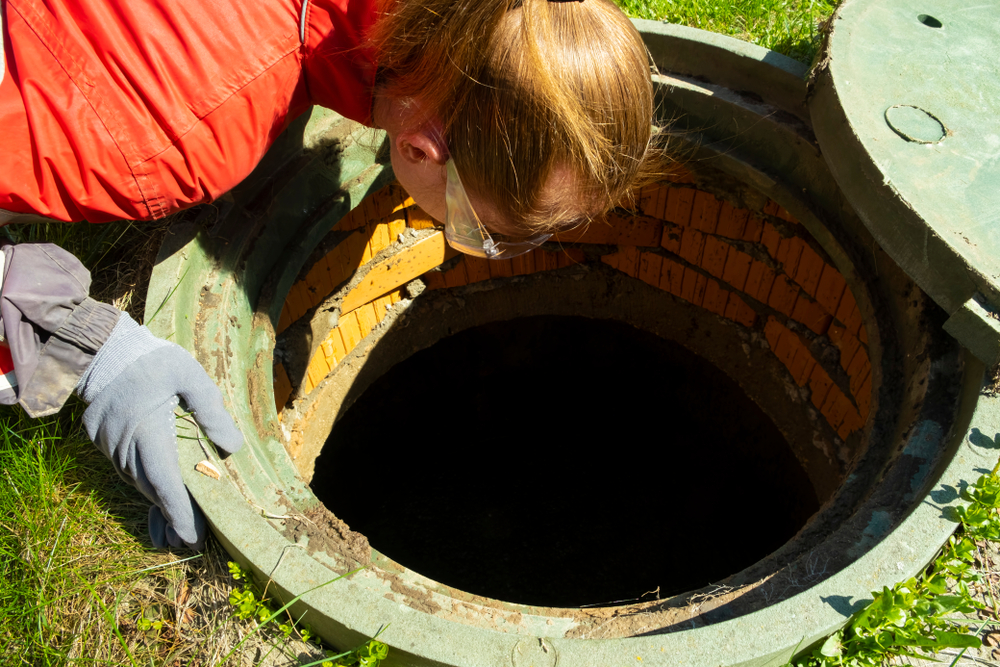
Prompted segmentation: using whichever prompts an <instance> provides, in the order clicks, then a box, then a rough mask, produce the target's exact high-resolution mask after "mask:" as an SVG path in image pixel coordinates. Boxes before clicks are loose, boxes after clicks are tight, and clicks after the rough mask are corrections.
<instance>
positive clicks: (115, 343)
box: [76, 313, 170, 403]
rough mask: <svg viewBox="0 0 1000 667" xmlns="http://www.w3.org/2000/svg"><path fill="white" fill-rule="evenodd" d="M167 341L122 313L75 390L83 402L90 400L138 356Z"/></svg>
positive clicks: (159, 346) (166, 343)
mask: <svg viewBox="0 0 1000 667" xmlns="http://www.w3.org/2000/svg"><path fill="white" fill-rule="evenodd" d="M167 345H170V343H169V342H168V341H165V340H163V339H162V338H157V337H156V336H154V335H153V334H152V333H150V331H149V329H147V328H146V327H144V326H142V325H140V324H139V323H137V322H136V321H135V320H133V319H132V318H131V317H129V316H128V314H127V313H122V314H121V317H119V318H118V322H117V323H116V324H115V328H114V329H112V330H111V335H110V336H109V337H108V340H107V341H106V342H105V343H104V345H103V346H101V349H99V350H98V351H97V354H96V355H94V360H93V361H92V362H90V366H88V367H87V370H86V371H85V372H84V373H83V375H82V376H81V377H80V381H79V382H78V383H77V385H76V393H77V394H79V395H80V398H82V399H83V400H84V401H86V402H87V403H92V402H93V401H94V399H95V398H97V396H98V395H99V394H100V393H101V391H103V390H104V388H105V387H107V386H108V385H109V384H111V383H112V382H113V381H114V380H115V378H117V377H118V375H119V374H120V373H121V372H122V371H123V370H125V369H126V368H128V367H129V366H130V365H131V364H132V363H133V362H135V361H136V360H137V359H138V358H139V357H142V356H144V355H146V354H148V353H150V352H152V351H153V350H156V349H158V348H161V347H164V346H167Z"/></svg>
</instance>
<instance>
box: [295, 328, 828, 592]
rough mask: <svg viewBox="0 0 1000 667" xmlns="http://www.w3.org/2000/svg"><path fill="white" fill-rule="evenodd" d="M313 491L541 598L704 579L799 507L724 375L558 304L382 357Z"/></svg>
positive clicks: (790, 483)
mask: <svg viewBox="0 0 1000 667" xmlns="http://www.w3.org/2000/svg"><path fill="white" fill-rule="evenodd" d="M390 464H391V465H390ZM387 471H390V472H391V477H387V476H386V475H387V474H388V473H387ZM312 489H313V491H314V493H315V494H316V496H317V497H318V498H319V499H320V500H322V501H323V503H324V504H325V505H326V506H327V507H328V508H330V509H331V510H332V511H333V512H334V513H335V514H336V515H337V516H338V517H340V518H342V519H343V520H344V521H346V522H347V523H348V524H349V525H350V526H351V528H352V529H353V530H356V531H359V532H361V533H363V534H364V535H366V536H367V537H368V539H369V541H370V543H371V545H372V546H373V547H374V548H375V549H377V550H379V551H380V552H382V553H383V554H385V555H386V556H389V557H390V558H392V559H393V560H395V561H397V562H399V563H400V564H402V565H404V566H406V567H408V568H410V569H412V570H414V571H416V572H418V573H420V574H422V575H425V576H427V577H430V578H432V579H434V580H437V581H439V582H441V583H444V584H447V585H449V586H453V587H455V588H458V589H460V590H464V591H466V592H469V593H474V594H478V595H483V596H487V597H491V598H495V599H500V600H504V601H508V602H517V603H523V604H530V605H539V606H550V607H575V606H581V605H601V604H622V603H627V602H633V601H636V600H638V599H651V598H655V597H656V596H657V595H659V596H660V597H666V596H669V595H672V594H675V593H678V592H681V591H687V590H693V589H696V588H699V587H701V586H704V585H706V584H707V583H709V582H713V581H719V580H721V579H724V578H725V577H727V576H729V575H731V574H733V573H735V572H738V571H740V570H741V569H743V568H745V567H747V566H749V565H751V564H753V563H754V562H756V561H757V560H759V559H761V558H763V557H765V556H766V555H767V554H769V553H771V552H772V551H774V550H776V549H777V548H779V547H780V546H781V545H783V544H784V543H786V542H787V541H788V540H789V539H791V538H792V537H793V536H794V535H795V534H796V532H797V531H798V530H799V529H800V528H801V527H802V526H803V525H804V524H805V523H806V521H807V520H808V519H809V517H810V516H812V515H813V514H814V513H815V512H816V511H817V509H818V502H817V494H816V492H815V491H814V489H813V487H812V486H811V484H810V482H809V478H808V476H807V475H806V473H805V471H804V470H803V468H802V466H801V465H800V464H799V462H798V460H797V459H796V457H795V455H794V454H793V453H792V451H791V449H790V448H789V446H788V443H787V442H786V440H785V438H784V437H783V436H782V434H781V432H780V431H779V430H778V428H777V427H776V426H775V425H774V423H773V422H772V421H771V420H770V419H769V418H768V417H767V416H766V415H765V414H764V413H763V412H762V411H761V410H760V409H759V408H758V406H757V405H756V404H755V403H754V402H753V401H752V400H751V399H750V398H748V397H747V396H746V394H745V393H744V392H743V390H741V389H740V387H739V385H737V383H736V382H734V381H733V380H732V379H731V378H730V377H729V376H728V375H727V374H726V373H724V372H723V371H721V370H720V369H718V368H716V367H714V366H713V365H712V364H710V363H709V362H707V361H706V360H704V359H702V358H700V357H698V356H696V355H694V354H692V353H691V352H690V351H688V350H686V349H685V348H683V347H681V346H680V345H678V344H677V343H675V342H673V341H669V340H665V339H663V338H660V337H658V336H655V335H653V334H651V333H648V332H646V331H642V330H639V329H636V328H634V327H632V326H630V325H628V324H625V323H622V322H616V321H612V320H598V319H589V318H585V317H568V316H535V317H523V318H517V319H512V320H506V321H500V322H493V323H490V324H486V325H481V326H477V327H473V328H470V329H467V330H465V331H462V332H460V333H458V334H455V335H452V336H448V337H446V338H443V339H442V340H440V341H439V342H437V343H436V344H434V345H433V346H431V347H429V348H427V349H425V350H422V351H420V352H417V353H415V354H413V355H412V356H410V357H409V358H407V359H405V360H404V361H402V362H400V363H398V364H396V365H395V366H394V367H392V368H391V369H390V370H389V371H388V372H387V373H385V374H383V375H382V376H381V377H380V378H379V379H377V380H376V381H375V382H373V383H372V385H371V386H370V387H369V388H368V389H367V390H366V391H365V392H364V394H362V395H361V397H360V398H359V399H358V400H357V401H356V402H355V403H354V404H353V405H352V406H351V407H350V408H349V409H348V410H347V411H346V413H345V414H343V415H342V416H341V417H340V419H339V421H338V422H337V424H336V426H335V427H334V429H333V431H332V432H331V434H330V437H329V439H328V440H327V443H326V445H325V446H324V448H323V450H322V453H321V455H320V456H319V457H318V458H317V460H316V467H315V474H314V476H313V481H312Z"/></svg>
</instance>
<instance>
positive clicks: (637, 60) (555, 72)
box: [370, 0, 659, 232]
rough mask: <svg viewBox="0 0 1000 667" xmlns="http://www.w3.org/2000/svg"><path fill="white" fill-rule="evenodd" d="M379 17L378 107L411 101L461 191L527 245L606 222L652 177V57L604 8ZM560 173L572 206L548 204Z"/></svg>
mask: <svg viewBox="0 0 1000 667" xmlns="http://www.w3.org/2000/svg"><path fill="white" fill-rule="evenodd" d="M381 9H382V15H381V16H380V18H379V19H378V20H377V21H376V23H375V27H374V28H373V31H372V33H371V35H370V39H371V42H372V44H373V48H374V50H375V53H376V57H377V60H378V65H379V69H380V78H379V91H378V94H380V95H384V96H387V97H389V98H395V99H405V98H413V99H417V100H419V101H420V106H421V108H422V109H423V110H424V111H425V112H426V113H427V114H428V116H429V117H431V118H435V119H437V120H439V121H440V122H441V123H442V125H443V131H444V135H445V138H446V140H447V143H448V149H449V152H450V153H451V155H452V157H453V158H454V160H455V163H456V166H457V167H458V170H459V172H460V173H461V175H462V180H463V182H464V183H465V185H466V187H467V188H468V189H469V190H471V191H473V192H475V193H477V194H478V195H479V196H480V197H484V198H487V199H488V200H489V201H490V202H491V203H492V205H493V207H494V209H495V210H496V212H497V213H498V214H499V215H501V216H503V218H504V219H505V220H508V221H510V222H511V223H513V224H514V225H516V226H518V227H520V228H521V229H523V230H524V231H525V232H534V231H542V230H546V229H558V228H562V227H566V226H569V225H571V224H573V223H576V222H583V221H585V220H586V219H588V218H591V217H594V216H597V215H601V214H603V213H604V212H606V211H608V210H609V209H611V208H612V207H614V206H615V205H617V204H619V203H620V202H621V201H622V200H623V199H624V198H626V197H627V196H628V195H629V193H630V191H631V189H632V188H633V186H634V185H636V184H637V183H639V182H645V181H646V180H647V179H646V174H647V173H648V172H650V171H651V170H652V166H653V165H657V164H658V162H659V156H658V155H656V151H654V150H652V149H651V133H652V122H653V89H652V83H651V77H650V61H649V56H648V52H647V51H646V48H645V46H644V45H643V42H642V38H641V37H640V36H639V33H638V31H636V29H635V27H634V26H633V25H632V22H631V21H629V19H628V18H627V17H626V16H625V15H624V14H623V13H622V12H621V10H619V9H618V7H617V6H615V5H614V4H613V3H612V2H610V0H583V1H582V2H574V1H571V2H552V1H551V0H382V8H381ZM567 172H568V173H569V174H571V175H572V176H573V177H575V178H570V179H565V178H562V179H556V180H562V181H568V182H569V183H571V184H572V187H571V188H570V189H571V194H570V195H568V196H562V197H558V196H557V197H553V196H552V194H551V191H550V192H548V193H547V192H546V189H545V186H546V184H547V183H548V182H549V178H550V176H553V175H556V174H561V175H563V176H565V175H566V174H567ZM563 194H565V193H563ZM567 200H568V201H567ZM581 217H582V218H583V219H581Z"/></svg>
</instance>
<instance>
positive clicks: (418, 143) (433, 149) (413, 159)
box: [395, 129, 449, 166]
mask: <svg viewBox="0 0 1000 667" xmlns="http://www.w3.org/2000/svg"><path fill="white" fill-rule="evenodd" d="M395 142H396V151H397V152H398V153H399V155H400V157H402V158H403V159H404V160H406V161H407V162H410V163H412V164H414V165H418V164H421V163H424V162H426V161H428V160H429V161H430V162H431V163H433V164H435V165H438V166H443V165H444V164H445V163H446V162H447V161H448V157H449V156H448V151H447V149H446V148H445V147H444V144H443V142H442V141H440V140H439V139H437V138H436V137H435V136H433V133H432V131H430V130H427V129H420V130H415V131H411V132H400V133H399V134H397V135H396V139H395Z"/></svg>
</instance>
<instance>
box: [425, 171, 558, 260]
mask: <svg viewBox="0 0 1000 667" xmlns="http://www.w3.org/2000/svg"><path fill="white" fill-rule="evenodd" d="M446 167H447V169H448V185H447V187H446V189H445V193H444V199H445V203H446V205H447V211H446V214H445V222H444V236H445V239H447V240H448V245H450V246H451V247H452V248H454V249H455V250H458V251H459V252H462V253H465V254H466V255H472V256H474V257H485V258H486V259H510V258H511V257H517V256H518V255H523V254H524V253H526V252H530V251H532V250H534V249H535V248H537V247H538V246H540V245H542V244H543V243H545V242H546V241H547V240H549V238H550V237H551V236H552V234H536V235H535V236H531V237H528V238H526V239H520V240H517V241H514V240H505V239H501V238H500V237H497V238H496V239H494V238H493V237H491V236H490V234H489V232H487V231H486V229H485V228H484V227H483V223H482V222H480V221H479V216H477V215H476V212H475V211H474V210H473V208H472V203H471V202H470V201H469V196H468V195H467V194H466V193H465V188H464V187H462V179H460V178H459V177H458V169H456V168H455V161H454V160H453V159H452V158H448V163H447V165H446Z"/></svg>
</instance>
